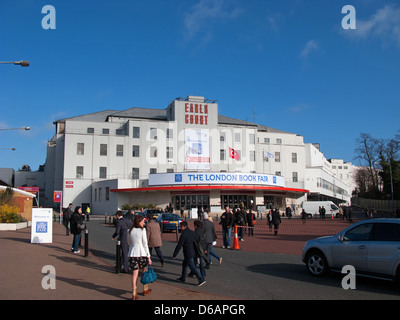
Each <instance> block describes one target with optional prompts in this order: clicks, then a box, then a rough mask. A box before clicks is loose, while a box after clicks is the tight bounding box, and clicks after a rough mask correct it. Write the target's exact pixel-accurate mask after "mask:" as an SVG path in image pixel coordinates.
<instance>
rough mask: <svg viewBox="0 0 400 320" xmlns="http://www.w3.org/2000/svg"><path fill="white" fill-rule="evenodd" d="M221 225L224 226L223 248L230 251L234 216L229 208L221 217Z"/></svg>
mask: <svg viewBox="0 0 400 320" xmlns="http://www.w3.org/2000/svg"><path fill="white" fill-rule="evenodd" d="M219 224H220V225H221V226H222V241H223V246H222V248H227V249H230V247H231V230H232V224H233V215H232V213H231V211H230V210H229V207H228V206H226V208H225V212H224V213H223V214H222V215H221V221H220V222H219Z"/></svg>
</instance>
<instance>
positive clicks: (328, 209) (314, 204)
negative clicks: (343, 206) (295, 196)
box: [302, 201, 339, 218]
mask: <svg viewBox="0 0 400 320" xmlns="http://www.w3.org/2000/svg"><path fill="white" fill-rule="evenodd" d="M302 207H303V209H304V211H305V212H307V213H310V214H312V215H313V217H315V218H319V217H320V214H319V208H320V207H321V208H322V207H324V208H325V217H326V218H331V216H332V214H333V216H334V217H338V216H339V207H338V206H337V205H336V204H334V203H333V202H332V201H303V205H302Z"/></svg>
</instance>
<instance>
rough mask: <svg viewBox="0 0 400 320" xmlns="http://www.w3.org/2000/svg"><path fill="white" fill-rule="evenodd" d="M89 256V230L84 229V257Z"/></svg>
mask: <svg viewBox="0 0 400 320" xmlns="http://www.w3.org/2000/svg"><path fill="white" fill-rule="evenodd" d="M87 256H89V230H88V229H87V228H86V229H85V257H87Z"/></svg>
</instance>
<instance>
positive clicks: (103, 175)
mask: <svg viewBox="0 0 400 320" xmlns="http://www.w3.org/2000/svg"><path fill="white" fill-rule="evenodd" d="M99 177H100V179H106V178H107V167H100V170H99Z"/></svg>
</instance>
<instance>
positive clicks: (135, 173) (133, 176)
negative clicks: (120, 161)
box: [132, 168, 139, 179]
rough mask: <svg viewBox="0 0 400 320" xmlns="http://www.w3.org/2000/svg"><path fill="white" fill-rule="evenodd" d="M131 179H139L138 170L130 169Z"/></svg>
mask: <svg viewBox="0 0 400 320" xmlns="http://www.w3.org/2000/svg"><path fill="white" fill-rule="evenodd" d="M132 179H139V168H132Z"/></svg>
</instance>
